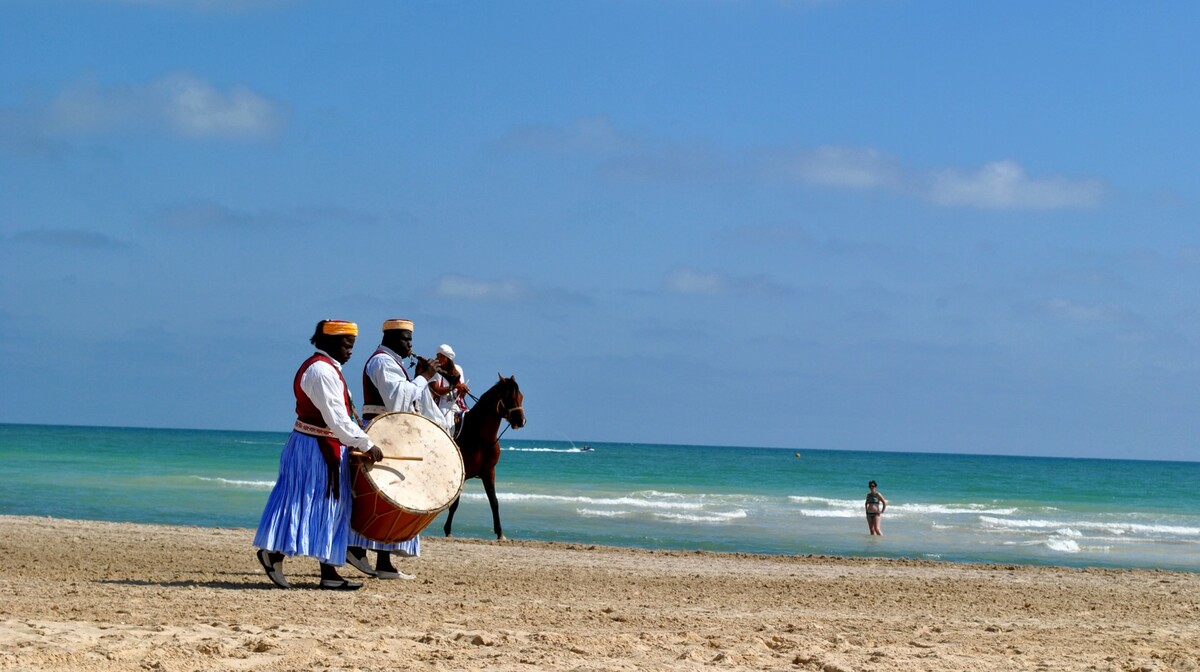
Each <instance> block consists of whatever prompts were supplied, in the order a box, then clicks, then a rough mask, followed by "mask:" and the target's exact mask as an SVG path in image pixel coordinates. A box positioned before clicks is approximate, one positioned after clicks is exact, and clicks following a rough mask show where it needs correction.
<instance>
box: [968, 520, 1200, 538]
mask: <svg viewBox="0 0 1200 672" xmlns="http://www.w3.org/2000/svg"><path fill="white" fill-rule="evenodd" d="M979 520H980V522H982V523H983V524H984V525H986V526H990V527H995V528H1009V529H1017V530H1045V529H1051V528H1053V529H1056V530H1057V529H1070V530H1073V531H1078V530H1088V531H1099V532H1106V533H1108V534H1113V535H1129V534H1135V535H1137V534H1141V535H1150V536H1171V537H1195V536H1197V535H1200V527H1187V526H1183V525H1148V524H1145V523H1118V522H1103V521H1084V520H1077V521H1071V522H1070V523H1067V522H1064V521H1061V520H1042V519H1012V518H993V517H991V516H980V517H979Z"/></svg>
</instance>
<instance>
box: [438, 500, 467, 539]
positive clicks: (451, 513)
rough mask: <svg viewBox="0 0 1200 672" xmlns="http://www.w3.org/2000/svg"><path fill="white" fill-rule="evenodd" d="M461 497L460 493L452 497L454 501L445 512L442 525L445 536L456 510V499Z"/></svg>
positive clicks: (448, 531)
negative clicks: (447, 511) (444, 520)
mask: <svg viewBox="0 0 1200 672" xmlns="http://www.w3.org/2000/svg"><path fill="white" fill-rule="evenodd" d="M461 498H462V497H461V495H460V496H459V497H455V498H454V502H453V503H452V504H450V511H449V513H447V514H446V524H445V525H443V526H442V532H445V533H446V536H447V537H448V536H450V524H451V523H453V522H454V512H455V511H456V510H458V500H459V499H461Z"/></svg>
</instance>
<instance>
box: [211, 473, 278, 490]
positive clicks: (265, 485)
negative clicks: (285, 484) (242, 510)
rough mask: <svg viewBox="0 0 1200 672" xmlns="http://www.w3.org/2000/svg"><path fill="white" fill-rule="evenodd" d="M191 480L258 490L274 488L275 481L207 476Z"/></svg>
mask: <svg viewBox="0 0 1200 672" xmlns="http://www.w3.org/2000/svg"><path fill="white" fill-rule="evenodd" d="M192 478H194V479H196V480H200V481H208V482H210V483H221V484H224V485H232V486H234V487H238V488H256V489H260V490H270V489H271V488H273V487H275V481H241V480H237V479H233V478H211V477H208V476H192Z"/></svg>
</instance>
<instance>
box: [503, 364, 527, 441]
mask: <svg viewBox="0 0 1200 672" xmlns="http://www.w3.org/2000/svg"><path fill="white" fill-rule="evenodd" d="M497 375H499V374H497ZM496 387H497V389H498V390H499V392H500V400H499V401H497V402H496V412H497V413H499V414H500V417H502V418H504V420H505V421H506V422H507V423H508V424H509V425H510V426H512V428H513V429H520V428H522V427H524V426H525V409H524V408H522V407H521V405H522V404H523V403H525V395H523V394H521V388H520V387H518V386H517V377H516V376H510V377H508V378H505V377H504V376H500V382H499V383H496Z"/></svg>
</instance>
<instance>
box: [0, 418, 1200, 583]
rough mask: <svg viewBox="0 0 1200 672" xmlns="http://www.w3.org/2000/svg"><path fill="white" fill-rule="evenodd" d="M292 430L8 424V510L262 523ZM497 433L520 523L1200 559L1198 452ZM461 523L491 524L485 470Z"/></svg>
mask: <svg viewBox="0 0 1200 672" xmlns="http://www.w3.org/2000/svg"><path fill="white" fill-rule="evenodd" d="M286 436H287V435H286V433H283V432H232V431H200V430H171V429H127V428H89V427H61V426H35V425H0V514H4V515H34V516H51V517H55V518H76V519H85V520H107V521H127V522H138V523H160V524H168V525H200V526H212V527H244V528H252V527H255V526H256V525H257V524H258V516H259V514H260V513H261V511H262V507H263V504H264V502H265V501H266V498H267V493H268V492H269V491H270V488H271V485H272V483H273V481H274V479H275V475H276V471H277V467H278V459H279V451H280V448H282V446H283V444H284V441H285V439H286ZM501 444H502V446H503V454H502V457H501V460H500V465H499V467H498V468H497V481H498V484H497V490H498V492H499V493H500V500H501V501H500V514H501V519H502V521H503V523H504V531H505V534H506V535H507V536H508V537H510V538H513V539H538V540H545V541H567V542H577V543H584V544H605V545H615V546H634V547H641V548H659V549H704V550H710V551H737V552H752V553H772V554H826V555H846V556H876V557H909V558H927V559H939V560H948V561H955V562H998V563H1015V564H1053V565H1072V566H1101V567H1143V568H1164V569H1178V570H1186V571H1200V510H1197V508H1196V507H1195V506H1194V503H1193V502H1191V501H1190V497H1188V496H1187V495H1188V493H1189V492H1190V490H1191V487H1192V484H1193V483H1196V482H1197V481H1198V480H1200V462H1151V461H1132V460H1090V459H1061V458H1038V457H997V456H981V455H945V454H928V453H893V452H852V451H833V450H813V449H809V448H806V447H803V446H797V447H795V448H788V449H768V448H750V447H735V446H729V447H713V446H674V445H671V446H668V445H650V444H630V443H621V444H614V443H595V442H593V443H591V444H590V445H591V447H592V448H593V450H592V451H588V452H584V451H582V450H580V449H581V448H582V447H583V443H582V442H574V443H572V442H570V441H529V440H517V439H511V438H510V436H509V435H505V436H504V437H503V438H502V441H501ZM797 453H799V456H797ZM871 479H875V480H876V481H878V482H879V489H880V491H881V492H882V493H884V495H885V496H886V497H887V498H888V501H889V503H890V507H889V509H888V513H887V515H886V516H885V517H884V520H883V532H884V536H883V537H871V536H869V535H868V534H867V526H866V522H865V518H864V516H863V513H862V511H863V509H862V501H863V498H864V497H865V496H866V492H867V485H866V484H867V481H868V480H871ZM443 522H444V521H443V518H442V517H439V518H438V520H436V521H435V522H434V523H433V524H432V525H431V526H430V527H429V528H428V529H427V530H426V532H427V533H428V534H440V530H441V526H442V523H443ZM455 535H456V536H464V537H479V538H491V537H492V533H491V515H490V513H489V511H488V506H487V500H486V498H485V497H484V494H483V487H482V485H481V484H480V483H479V481H478V480H472V481H468V482H467V484H466V486H465V488H464V494H463V502H462V505H461V506H460V507H459V510H458V514H457V516H456V520H455ZM247 539H249V534H247ZM247 543H249V542H248V541H247Z"/></svg>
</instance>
